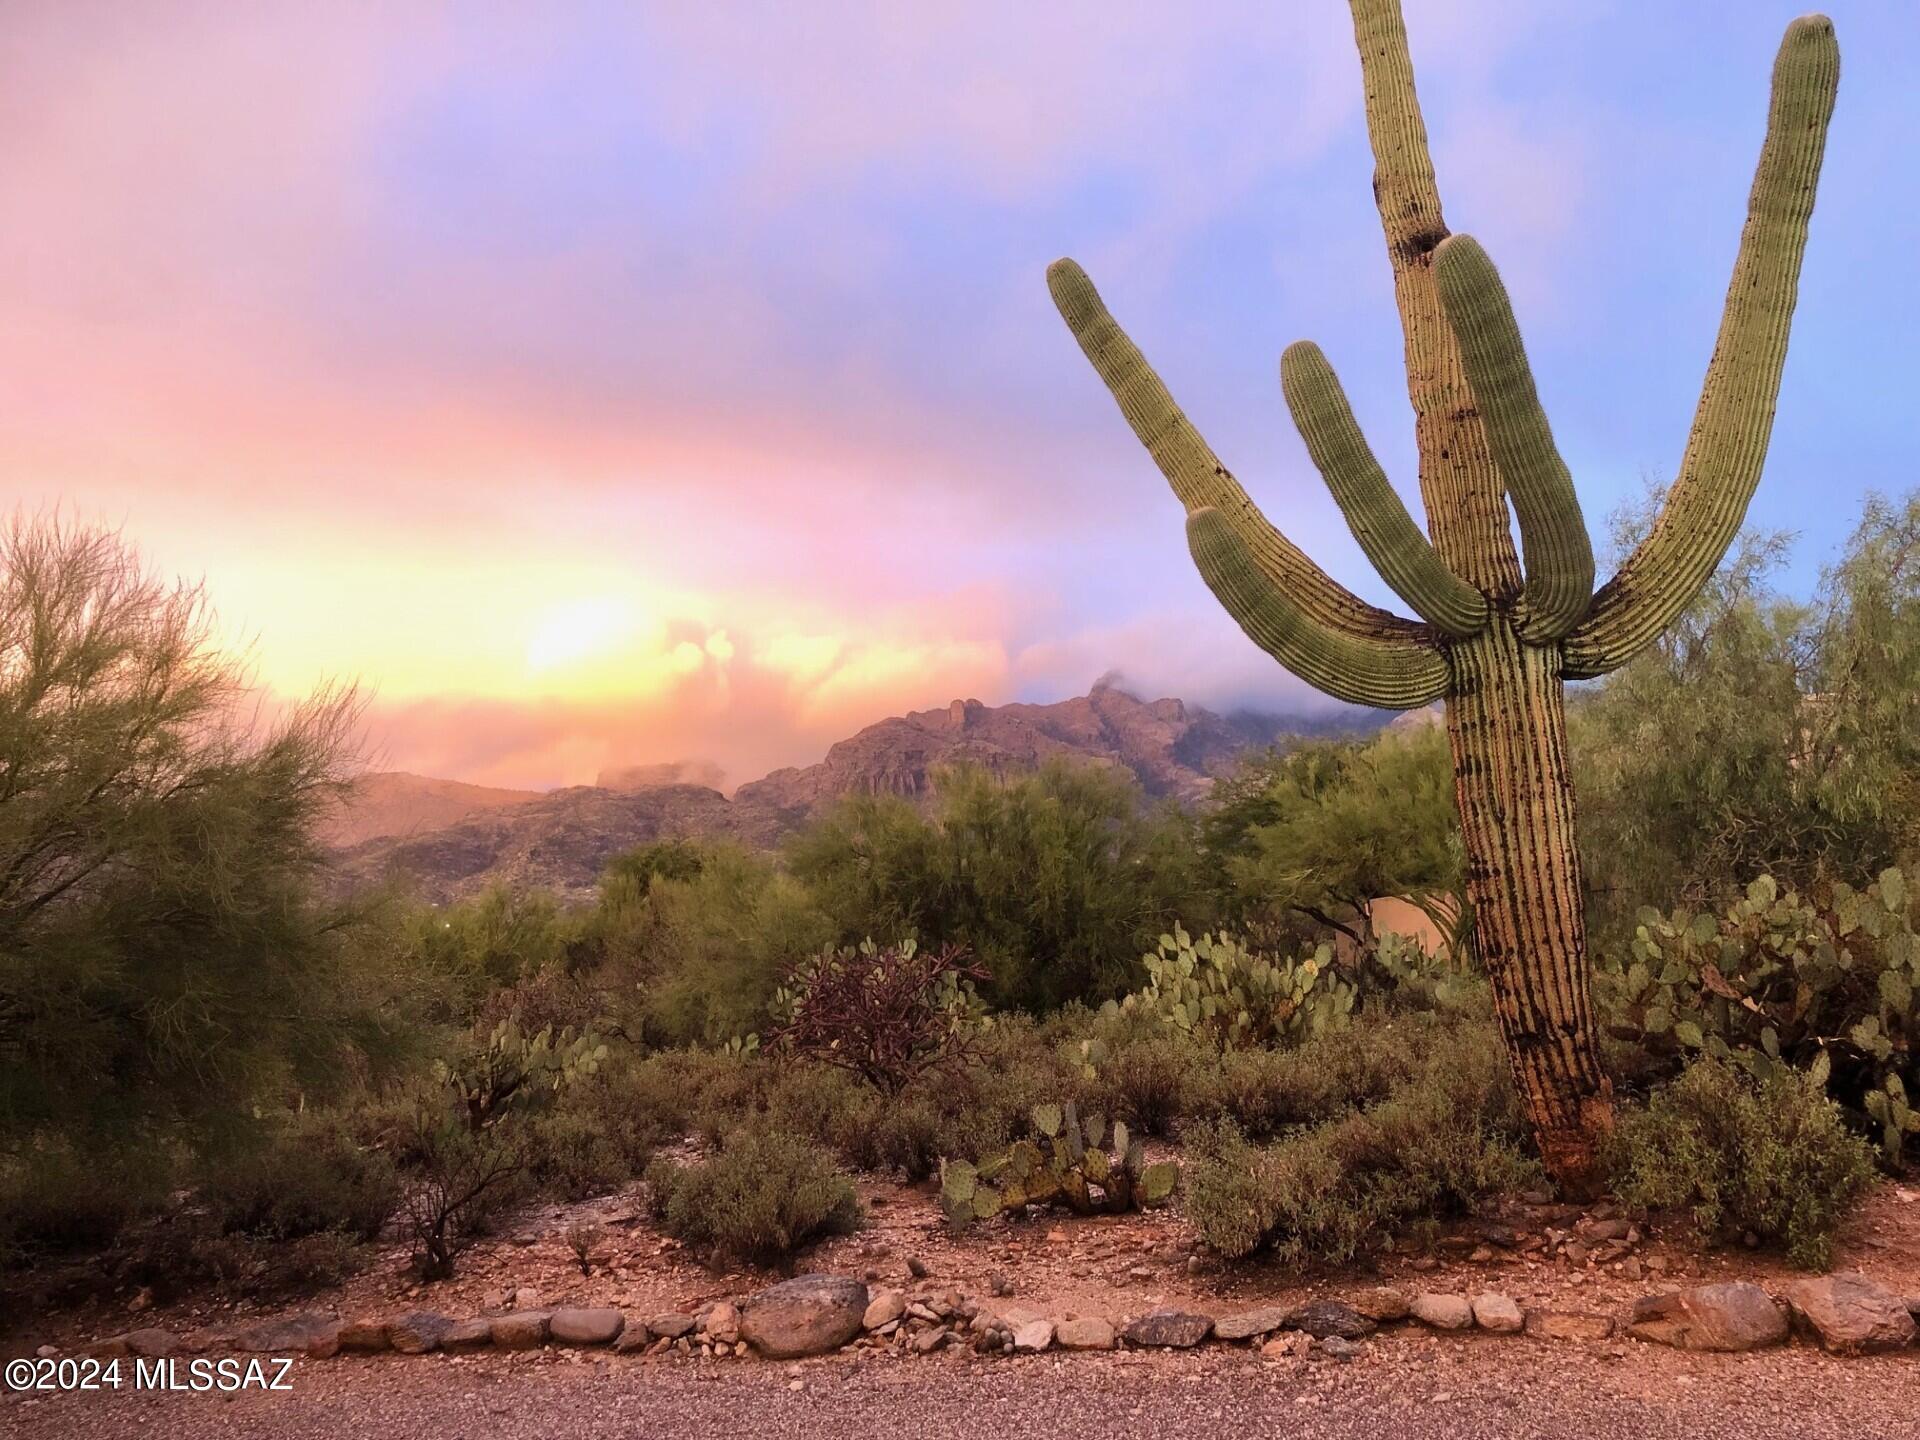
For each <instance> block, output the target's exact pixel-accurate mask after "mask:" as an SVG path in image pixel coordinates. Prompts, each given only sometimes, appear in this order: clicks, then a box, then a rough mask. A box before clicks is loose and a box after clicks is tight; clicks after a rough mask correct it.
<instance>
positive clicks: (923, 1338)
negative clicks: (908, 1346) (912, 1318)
mask: <svg viewBox="0 0 1920 1440" xmlns="http://www.w3.org/2000/svg"><path fill="white" fill-rule="evenodd" d="M952 1338H953V1332H952V1331H951V1330H949V1329H947V1328H946V1327H945V1326H944V1325H943V1326H941V1327H939V1328H938V1329H934V1330H922V1331H921V1332H920V1333H919V1334H918V1335H916V1336H914V1337H913V1345H912V1350H913V1353H914V1354H916V1355H931V1354H932V1353H933V1352H934V1351H936V1350H938V1349H939V1348H940V1347H941V1346H942V1345H944V1344H946V1343H947V1341H949V1340H951V1339H952Z"/></svg>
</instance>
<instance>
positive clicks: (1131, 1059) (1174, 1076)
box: [1080, 1024, 1217, 1135]
mask: <svg viewBox="0 0 1920 1440" xmlns="http://www.w3.org/2000/svg"><path fill="white" fill-rule="evenodd" d="M1088 1054H1089V1062H1088V1063H1089V1069H1090V1071H1091V1074H1090V1075H1089V1076H1088V1077H1087V1078H1086V1080H1085V1082H1084V1084H1083V1085H1082V1086H1081V1087H1080V1088H1081V1093H1082V1095H1083V1096H1084V1098H1085V1102H1086V1104H1087V1106H1088V1107H1089V1108H1090V1109H1094V1110H1098V1111H1100V1112H1101V1113H1102V1114H1106V1115H1113V1116H1116V1117H1118V1118H1119V1119H1122V1120H1125V1121H1127V1122H1128V1123H1129V1124H1131V1125H1133V1126H1134V1127H1135V1128H1136V1129H1138V1130H1141V1131H1143V1132H1145V1133H1146V1134H1149V1135H1169V1134H1171V1133H1172V1132H1173V1130H1174V1127H1175V1126H1176V1125H1177V1124H1178V1123H1179V1121H1180V1120H1181V1118H1182V1117H1183V1116H1185V1115H1186V1114H1187V1113H1188V1112H1189V1111H1190V1110H1191V1109H1192V1108H1193V1104H1194V1098H1195V1095H1196V1093H1198V1092H1199V1091H1201V1090H1202V1089H1203V1088H1204V1086H1205V1082H1206V1077H1207V1075H1208V1073H1209V1072H1210V1070H1211V1069H1212V1068H1213V1067H1214V1066H1215V1065H1216V1064H1217V1056H1215V1055H1214V1054H1211V1053H1209V1052H1208V1051H1207V1050H1206V1048H1205V1047H1203V1046H1202V1045H1200V1044H1198V1043H1196V1042H1195V1041H1194V1040H1193V1039H1191V1038H1190V1037H1188V1036H1186V1035H1183V1034H1181V1033H1179V1032H1177V1031H1174V1030H1170V1029H1167V1028H1165V1027H1162V1026H1159V1025H1157V1024H1155V1025H1154V1026H1152V1027H1150V1028H1147V1029H1145V1030H1144V1031H1143V1029H1142V1028H1140V1027H1132V1028H1131V1029H1126V1030H1121V1031H1119V1032H1118V1033H1113V1034H1111V1038H1106V1039H1096V1040H1095V1041H1093V1042H1091V1049H1090V1050H1089V1052H1088Z"/></svg>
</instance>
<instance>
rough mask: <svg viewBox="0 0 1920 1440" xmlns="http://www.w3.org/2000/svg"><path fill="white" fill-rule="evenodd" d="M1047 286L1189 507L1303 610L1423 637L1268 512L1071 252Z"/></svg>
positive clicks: (1384, 632) (1380, 632) (1336, 624)
mask: <svg viewBox="0 0 1920 1440" xmlns="http://www.w3.org/2000/svg"><path fill="white" fill-rule="evenodd" d="M1047 288H1048V289H1049V290H1050V291H1051V292H1052V294H1053V302H1054V304H1055V305H1056V306H1058V307H1059V310H1060V315H1061V318H1062V319H1064V320H1065V321H1066V322H1067V327H1068V328H1069V329H1070V330H1072V331H1073V335H1074V338H1075V339H1076V340H1078V341H1079V342H1080V348H1081V350H1083V351H1084V352H1085V353H1086V356H1087V359H1088V360H1090V361H1091V362H1092V363H1093V368H1094V369H1095V370H1096V371H1097V372H1098V373H1099V375H1100V378H1101V379H1102V380H1104V381H1105V382H1106V384H1107V389H1108V390H1110V391H1112V392H1113V398H1114V400H1115V401H1117V402H1118V404H1119V406H1120V413H1121V414H1122V415H1124V416H1126V419H1127V423H1128V424H1129V425H1131V426H1132V427H1133V433H1134V434H1135V435H1137V436H1139V437H1140V443H1141V444H1142V445H1144V446H1146V447H1147V452H1148V453H1149V454H1150V455H1152V456H1153V459H1154V463H1155V464H1157V465H1158V466H1159V467H1160V473H1161V474H1163V475H1165V476H1166V477H1167V482H1168V483H1169V484H1170V485H1172V486H1173V493H1174V494H1176V495H1178V496H1179V497H1180V502H1181V503H1182V504H1183V505H1185V506H1186V507H1187V509H1188V511H1189V512H1192V511H1194V510H1198V509H1201V508H1203V507H1205V508H1211V509H1214V510H1217V511H1219V512H1220V514H1221V516H1222V517H1223V518H1224V519H1225V520H1227V521H1228V522H1229V523H1230V524H1231V526H1232V528H1233V529H1234V531H1235V532H1236V533H1237V534H1238V535H1239V536H1240V539H1241V541H1242V542H1243V543H1244V544H1245V546H1246V549H1247V551H1248V553H1249V555H1250V556H1251V558H1252V560H1253V563H1254V565H1255V566H1256V567H1257V569H1258V570H1259V571H1260V572H1262V573H1264V574H1265V575H1266V576H1267V578H1268V579H1269V580H1271V581H1272V583H1273V584H1274V585H1276V586H1278V587H1280V588H1281V589H1283V590H1285V591H1286V594H1287V599H1288V603H1289V604H1290V605H1292V606H1293V607H1294V608H1295V609H1296V610H1297V611H1298V612H1299V613H1300V614H1301V615H1303V616H1304V617H1306V618H1307V619H1309V620H1312V621H1314V622H1316V623H1317V624H1319V625H1321V626H1323V627H1325V628H1326V629H1328V630H1331V631H1335V632H1337V633H1339V634H1342V635H1346V636H1348V637H1350V638H1353V639H1356V640H1399V641H1406V642H1416V643H1417V642H1420V641H1423V640H1425V639H1426V637H1427V633H1428V632H1427V630H1426V628H1425V627H1424V626H1421V625H1417V624H1415V623H1414V622H1413V621H1411V620H1403V619H1401V618H1400V617H1399V616H1397V615H1394V614H1391V613H1390V612H1388V611H1385V610H1381V609H1378V608H1376V607H1375V606H1372V605H1369V604H1367V603H1366V602H1365V601H1364V600H1362V599H1361V598H1360V597H1359V596H1358V595H1355V594H1354V593H1353V592H1352V591H1350V590H1348V589H1347V588H1346V587H1345V586H1343V585H1341V584H1340V583H1339V582H1338V581H1336V580H1334V579H1333V578H1332V577H1331V576H1330V575H1328V574H1327V573H1326V572H1325V571H1324V570H1322V569H1321V568H1320V567H1319V566H1318V565H1316V564H1314V563H1313V561H1311V560H1310V559H1308V558H1307V556H1306V555H1305V554H1304V553H1303V552H1302V551H1301V550H1300V549H1299V547H1297V546H1296V545H1294V544H1293V542H1292V541H1290V540H1288V539H1287V537H1286V536H1284V535H1282V534H1281V533H1280V532H1279V531H1278V530H1276V529H1275V528H1274V527H1273V526H1272V525H1271V524H1270V523H1269V522H1268V520H1267V518H1266V516H1264V515H1262V514H1261V513H1260V510H1259V507H1258V506H1256V505H1255V504H1254V503H1253V501H1252V500H1251V499H1250V498H1248V495H1247V492H1246V491H1245V490H1243V489H1242V488H1241V487H1240V482H1239V481H1238V480H1235V479H1234V478H1233V475H1232V473H1231V472H1230V471H1229V470H1228V469H1227V467H1226V466H1224V465H1222V464H1221V463H1220V459H1219V457H1218V456H1217V455H1215V454H1214V453H1213V450H1212V449H1211V448H1210V447H1209V446H1208V444H1207V442H1206V441H1205V440H1204V439H1202V438H1201V436H1200V432H1199V431H1198V430H1196V429H1194V427H1193V423H1192V422H1191V421H1189V420H1188V419H1187V417H1186V415H1185V414H1183V413H1182V412H1181V409H1180V407H1179V406H1178V405H1177V404H1175V403H1174V399H1173V396H1172V395H1171V394H1170V393H1168V391H1167V387H1166V386H1165V385H1164V384H1162V383H1161V381H1160V377H1159V376H1158V375H1156V374H1155V373H1154V371H1153V367H1152V366H1151V365H1149V364H1148V363H1147V357H1146V356H1144V355H1142V354H1141V353H1140V347H1139V346H1137V345H1135V344H1134V343H1133V341H1132V340H1131V339H1129V338H1128V337H1127V332H1126V331H1124V330H1122V329H1121V328H1120V325H1119V323H1118V322H1117V321H1116V320H1115V319H1114V318H1113V316H1112V315H1110V314H1109V313H1108V312H1107V307H1106V304H1105V303H1104V302H1103V301H1102V300H1101V299H1100V292H1099V291H1097V290H1095V289H1094V288H1093V282H1092V281H1091V280H1089V279H1088V278H1087V272H1086V271H1084V270H1082V269H1081V268H1080V267H1079V266H1078V265H1076V264H1075V263H1074V262H1073V261H1071V260H1056V261H1054V262H1053V264H1052V265H1050V266H1048V267H1047Z"/></svg>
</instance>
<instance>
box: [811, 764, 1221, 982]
mask: <svg viewBox="0 0 1920 1440" xmlns="http://www.w3.org/2000/svg"><path fill="white" fill-rule="evenodd" d="M937 786H938V788H937V791H936V795H937V799H936V803H935V806H934V809H933V811H932V813H931V814H922V813H921V812H919V811H917V810H915V809H914V808H913V807H912V806H911V805H909V804H908V803H907V802H905V801H904V800H901V799H899V798H898V797H893V796H856V797H852V798H850V799H849V800H847V801H845V802H844V803H843V804H842V805H841V806H840V808H839V809H838V810H837V811H835V812H834V813H833V814H832V815H830V816H829V817H828V818H827V819H826V820H825V821H823V822H822V823H820V824H819V825H817V826H815V827H814V828H813V829H811V830H810V831H809V832H807V833H806V834H804V835H802V836H801V837H799V839H798V840H797V841H796V842H795V843H794V844H793V846H792V847H791V849H790V851H789V858H790V862H791V864H792V868H793V873H794V875H795V876H796V877H797V878H798V879H799V880H800V881H802V882H803V883H804V884H806V885H807V886H808V887H809V888H810V889H811V890H812V891H813V893H814V894H815V895H816V896H818V897H819V899H820V903H821V904H822V905H823V906H824V907H825V909H826V910H827V913H828V914H829V915H831V916H832V917H833V920H834V922H835V924H836V926H837V927H838V928H839V929H840V931H841V936H842V938H843V939H845V940H852V939H856V938H858V937H859V936H862V935H904V934H915V933H917V934H918V936H919V938H920V940H921V942H922V943H923V944H929V945H949V944H955V945H964V946H965V947H967V949H968V950H970V951H971V952H972V953H973V954H974V955H976V956H978V957H979V958H980V959H981V960H982V961H983V962H984V963H985V964H986V966H987V968H988V970H989V971H990V972H991V973H992V976H993V985H992V990H993V998H994V999H995V1000H996V1001H997V1002H998V1003H999V1004H1000V1005H1002V1006H1005V1007H1016V1008H1021V1009H1026V1010H1031V1011H1036V1012H1038V1011H1044V1010H1048V1009H1051V1008H1053V1007H1054V1006H1057V1005H1060V1004H1063V1003H1065V1002H1067V1001H1069V1000H1089V999H1093V1000H1097V999H1103V998H1107V997H1110V996H1112V995H1114V994H1116V993H1117V992H1119V991H1120V990H1121V989H1123V988H1124V987H1125V985H1126V983H1127V981H1128V979H1129V977H1130V975H1131V974H1132V972H1133V962H1134V957H1135V956H1137V955H1139V954H1141V953H1142V952H1143V951H1144V950H1146V949H1147V948H1148V947H1149V946H1151V944H1152V943H1153V938H1154V937H1155V936H1157V935H1158V934H1159V933H1160V932H1161V931H1162V930H1163V929H1165V928H1167V927H1168V926H1170V925H1172V924H1173V923H1174V922H1175V921H1176V920H1179V919H1181V918H1194V917H1193V915H1192V912H1193V911H1194V910H1195V909H1196V908H1201V907H1204V904H1205V888H1206V887H1205V885H1204V883H1203V880H1202V872H1201V869H1200V866H1199V865H1198V863H1197V860H1198V856H1197V852H1196V850H1195V848H1194V846H1193V843H1192V836H1191V821H1190V820H1189V819H1188V818H1187V817H1184V816H1182V815H1179V814H1176V813H1174V812H1172V811H1170V810H1164V809H1163V810H1158V811H1149V810H1148V808H1147V807H1146V806H1145V804H1144V803H1143V799H1142V796H1141V795H1140V792H1139V788H1138V786H1137V785H1136V784H1135V783H1134V782H1133V780H1132V778H1131V777H1130V776H1126V775H1124V774H1119V773H1115V772H1113V771H1110V770H1105V769H1100V768H1096V767H1093V766H1087V765H1078V766H1075V765H1066V764H1060V763H1055V764H1050V765H1047V766H1045V767H1043V768H1042V769H1040V770H1039V771H1037V772H1035V773H1033V774H1031V775H1022V776H1018V777H1015V778H1010V779H999V778H997V777H995V776H993V775H990V774H988V773H986V772H985V771H982V770H978V769H968V768H960V769H955V770H950V771H946V772H944V773H942V774H941V775H940V776H939V778H938V782H937Z"/></svg>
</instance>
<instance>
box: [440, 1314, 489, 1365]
mask: <svg viewBox="0 0 1920 1440" xmlns="http://www.w3.org/2000/svg"><path fill="white" fill-rule="evenodd" d="M492 1343H493V1322H492V1321H491V1320H489V1319H488V1318H487V1317H486V1316H484V1315H476V1316H474V1317H473V1318H472V1319H470V1320H456V1321H454V1322H453V1323H452V1324H451V1325H449V1326H448V1327H447V1328H446V1332H445V1333H444V1334H443V1335H441V1337H440V1348H441V1349H442V1350H446V1351H449V1352H451V1353H453V1354H455V1355H458V1354H461V1353H463V1352H465V1351H468V1350H484V1349H486V1348H487V1346H489V1345H491V1344H492Z"/></svg>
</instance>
